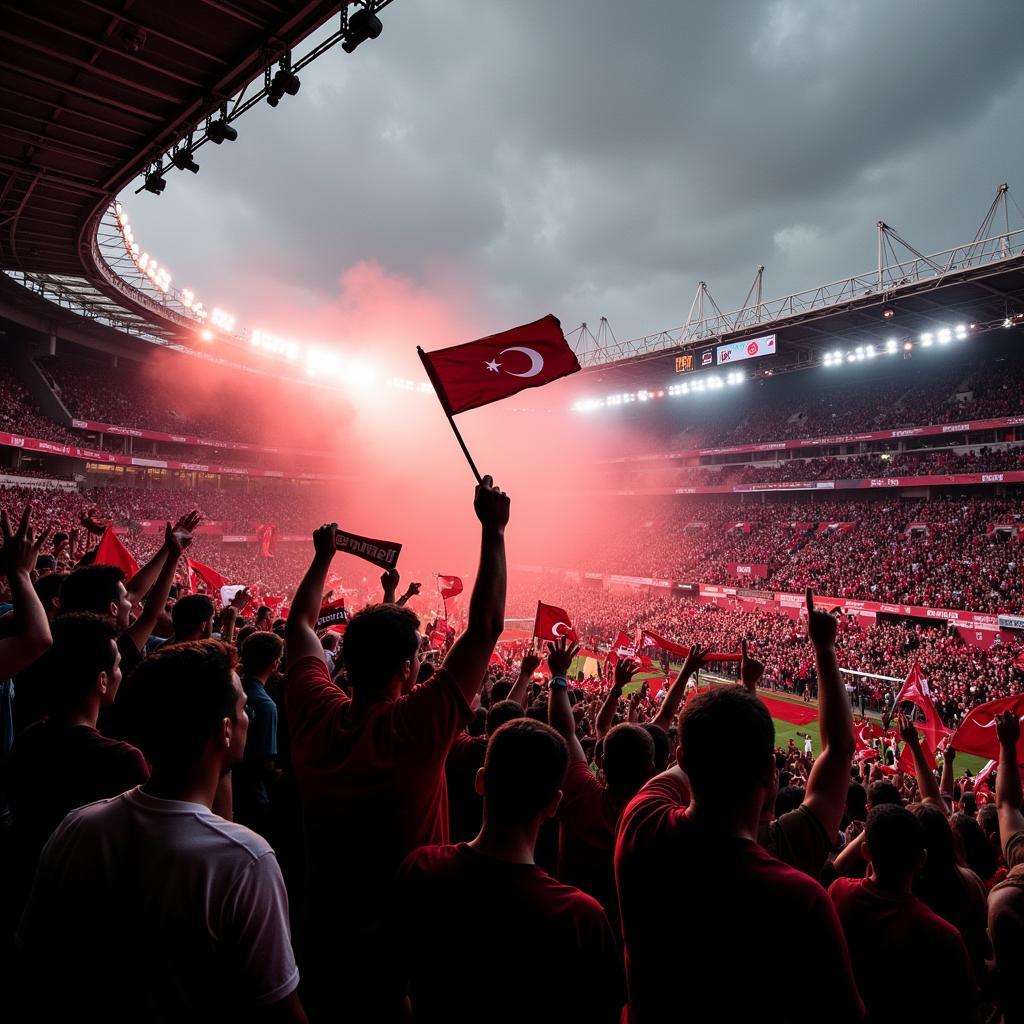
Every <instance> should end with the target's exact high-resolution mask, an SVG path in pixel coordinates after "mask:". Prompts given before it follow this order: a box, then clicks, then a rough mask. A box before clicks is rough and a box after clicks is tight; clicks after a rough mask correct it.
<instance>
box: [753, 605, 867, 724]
mask: <svg viewBox="0 0 1024 1024" xmlns="http://www.w3.org/2000/svg"><path fill="white" fill-rule="evenodd" d="M808 593H810V592H808ZM829 618H830V619H831V618H832V616H831V615H830V616H829ZM834 657H835V655H833V658H834ZM838 674H839V673H838V669H837V671H836V676H837V677H838ZM763 675H764V665H763V664H762V663H761V662H760V661H758V660H757V659H756V658H751V657H750V656H749V654H748V653H747V641H746V640H741V641H740V684H741V685H742V686H743V687H744V689H746V691H747V692H748V693H752V694H753V695H754V696H755V697H756V696H757V684H758V683H759V682H761V676H763ZM850 735H851V736H852V735H853V718H852V717H851V718H850Z"/></svg>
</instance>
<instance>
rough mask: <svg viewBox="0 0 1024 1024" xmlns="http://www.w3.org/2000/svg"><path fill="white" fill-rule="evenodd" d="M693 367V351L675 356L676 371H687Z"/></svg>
mask: <svg viewBox="0 0 1024 1024" xmlns="http://www.w3.org/2000/svg"><path fill="white" fill-rule="evenodd" d="M692 369H693V353H692V352H687V353H686V354H685V355H682V356H676V373H689V372H690V371H691V370H692Z"/></svg>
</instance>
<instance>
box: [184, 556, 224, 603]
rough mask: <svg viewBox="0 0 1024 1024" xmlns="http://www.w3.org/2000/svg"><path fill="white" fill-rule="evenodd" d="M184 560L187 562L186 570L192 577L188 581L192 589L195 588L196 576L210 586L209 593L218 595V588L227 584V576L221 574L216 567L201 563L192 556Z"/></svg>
mask: <svg viewBox="0 0 1024 1024" xmlns="http://www.w3.org/2000/svg"><path fill="white" fill-rule="evenodd" d="M186 561H187V562H188V571H189V573H191V575H192V577H193V579H192V580H191V581H190V582H191V584H192V589H193V590H195V589H196V588H195V580H194V577H196V576H198V577H199V578H200V579H201V580H202V581H203V582H204V583H205V584H206V585H207V587H209V588H210V593H211V594H217V595H220V588H221V587H226V586H227V585H228V578H227V576H222V575H221V574H220V573H219V572H217V570H216V569H211V568H210V567H209V566H208V565H203V563H202V562H197V561H195V559H192V558H189V559H186Z"/></svg>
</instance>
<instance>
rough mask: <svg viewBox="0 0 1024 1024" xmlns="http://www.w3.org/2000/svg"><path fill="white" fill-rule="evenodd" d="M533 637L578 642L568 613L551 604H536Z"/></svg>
mask: <svg viewBox="0 0 1024 1024" xmlns="http://www.w3.org/2000/svg"><path fill="white" fill-rule="evenodd" d="M533 635H534V636H535V637H538V638H539V639H541V640H560V639H561V638H562V637H565V638H566V639H567V640H570V641H571V642H572V643H576V642H577V641H578V640H579V636H578V635H577V633H576V630H575V629H573V628H572V622H571V621H570V620H569V613H568V612H566V611H563V610H562V609H561V608H556V607H555V606H554V605H553V604H544V603H543V602H542V601H538V602H537V617H536V619H535V620H534V623H533Z"/></svg>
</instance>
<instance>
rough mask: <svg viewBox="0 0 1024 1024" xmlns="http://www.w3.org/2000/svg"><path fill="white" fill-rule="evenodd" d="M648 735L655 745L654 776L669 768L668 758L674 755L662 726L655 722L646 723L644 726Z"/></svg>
mask: <svg viewBox="0 0 1024 1024" xmlns="http://www.w3.org/2000/svg"><path fill="white" fill-rule="evenodd" d="M643 728H644V729H646V730H647V735H648V736H650V737H651V742H652V743H653V744H654V774H655V775H657V774H658V773H659V772H663V771H664V770H665V768H666V767H667V766H668V756H669V754H671V753H672V744H671V743H669V739H668V733H667V732H665V730H664V729H662V727H661V726H660V725H655V724H654V723H653V722H646V723H645V724H644V726H643Z"/></svg>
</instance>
